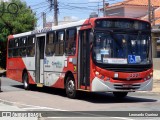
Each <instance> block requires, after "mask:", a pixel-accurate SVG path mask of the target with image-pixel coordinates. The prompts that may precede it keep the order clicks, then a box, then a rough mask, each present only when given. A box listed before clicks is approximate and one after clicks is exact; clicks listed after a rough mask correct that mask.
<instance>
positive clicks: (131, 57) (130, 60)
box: [128, 55, 136, 63]
mask: <svg viewBox="0 0 160 120" xmlns="http://www.w3.org/2000/svg"><path fill="white" fill-rule="evenodd" d="M128 61H129V63H136V56H135V55H128Z"/></svg>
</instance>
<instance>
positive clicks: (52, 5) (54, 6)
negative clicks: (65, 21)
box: [48, 0, 58, 26]
mask: <svg viewBox="0 0 160 120" xmlns="http://www.w3.org/2000/svg"><path fill="white" fill-rule="evenodd" d="M48 1H49V2H50V10H52V9H53V10H54V18H53V20H54V21H53V22H54V25H55V26H57V25H58V2H57V0H48Z"/></svg>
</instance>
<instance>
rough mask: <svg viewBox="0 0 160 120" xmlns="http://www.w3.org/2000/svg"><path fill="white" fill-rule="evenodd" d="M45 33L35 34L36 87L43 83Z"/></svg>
mask: <svg viewBox="0 0 160 120" xmlns="http://www.w3.org/2000/svg"><path fill="white" fill-rule="evenodd" d="M45 41H46V34H38V35H36V58H35V68H36V69H35V79H36V83H37V86H38V87H42V86H43V83H44V48H45V47H44V46H45Z"/></svg>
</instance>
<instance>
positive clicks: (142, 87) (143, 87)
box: [91, 77, 153, 92]
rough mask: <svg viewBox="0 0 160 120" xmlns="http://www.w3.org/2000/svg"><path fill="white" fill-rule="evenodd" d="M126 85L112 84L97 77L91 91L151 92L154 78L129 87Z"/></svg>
mask: <svg viewBox="0 0 160 120" xmlns="http://www.w3.org/2000/svg"><path fill="white" fill-rule="evenodd" d="M125 85H126V84H125V83H112V82H109V81H104V80H101V79H99V78H98V77H95V78H94V79H93V81H92V88H91V91H93V92H115V91H117V92H118V91H119V92H121V91H123V92H124V91H126V92H133V91H151V90H152V86H153V78H150V79H149V80H147V81H145V82H142V83H134V84H130V85H129V86H125Z"/></svg>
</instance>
